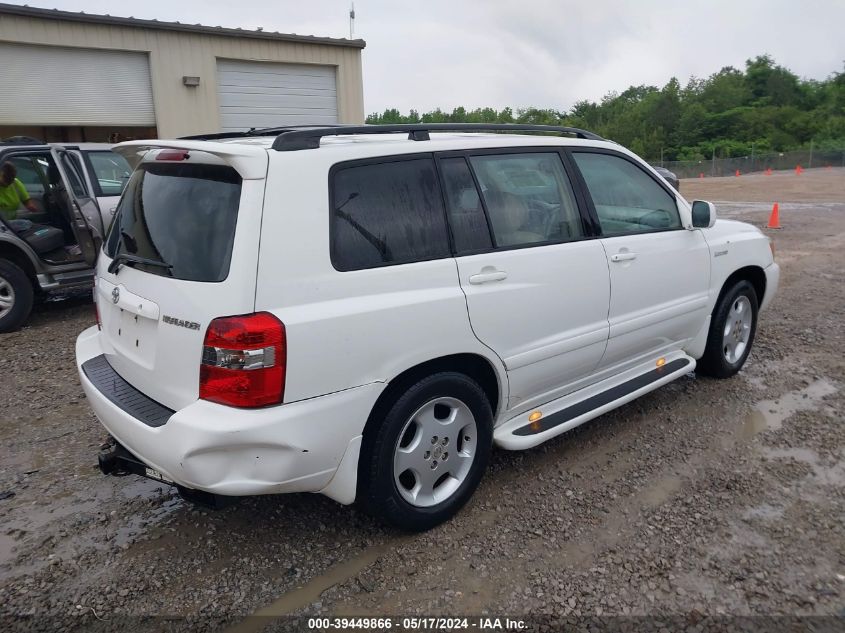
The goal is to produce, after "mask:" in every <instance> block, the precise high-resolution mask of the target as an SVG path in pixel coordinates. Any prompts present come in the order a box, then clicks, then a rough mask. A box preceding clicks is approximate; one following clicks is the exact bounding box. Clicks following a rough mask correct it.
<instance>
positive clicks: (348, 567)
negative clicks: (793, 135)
mask: <svg viewBox="0 0 845 633" xmlns="http://www.w3.org/2000/svg"><path fill="white" fill-rule="evenodd" d="M410 539H411V537H405V538H400V539H396V540H391V541H388V542H386V543H382V544H381V545H374V546H372V547H368V548H367V549H365V550H364V551H362V552H360V553H359V554H357V555H356V556H354V557H352V558H350V559H348V560H346V561H344V562H342V563H339V564H337V565H335V566H333V567H331V568H330V569H328V570H327V571H326V572H324V573H323V574H320V575H319V576H316V577H315V578H312V579H311V580H309V581H308V582H307V583H306V584H304V585H303V586H301V587H297V588H296V589H294V590H292V591H288V592H287V593H285V594H283V595H282V596H281V597H279V598H278V599H276V600H275V601H273V602H271V603H270V604H268V605H267V606H265V607H262V608H261V609H259V610H258V611H256V612H255V613H253V614H252V615H250V616H248V617H247V618H246V619H245V620H242V621H241V622H239V623H238V624H236V625H234V626H232V627H231V628H229V629H227V633H257V632H258V631H261V630H263V629H264V628H265V627H267V626H268V625H269V624H270V622H271V621H272V620H273V619H274V618H280V617H282V616H285V615H289V614H291V613H294V612H296V611H298V610H300V609H303V608H305V607H307V606H308V605H310V604H312V603H314V602H316V601H318V600H319V599H320V596H321V595H322V594H323V593H324V592H325V591H327V590H328V589H330V588H331V587H334V586H335V585H339V584H342V583H344V582H346V581H347V580H349V579H350V578H354V577H355V576H357V575H358V574H359V573H361V572H362V571H364V570H365V569H366V568H367V567H369V566H370V565H372V564H373V563H375V562H376V561H377V560H378V559H379V558H381V557H382V556H384V555H386V554H388V553H390V552H392V551H394V550H395V549H396V548H397V547H399V546H400V545H401V544H402V543H404V542H406V541H408V540H410Z"/></svg>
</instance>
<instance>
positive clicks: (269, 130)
mask: <svg viewBox="0 0 845 633" xmlns="http://www.w3.org/2000/svg"><path fill="white" fill-rule="evenodd" d="M340 125H341V124H340V123H338V124H325V123H324V124H322V125H314V124H311V125H284V126H280V127H251V128H249V129H248V130H244V131H238V132H235V131H233V132H209V133H207V134H191V135H190V136H180V137H179V138H178V140H180V141H217V140H221V139H226V138H251V137H256V136H278V135H279V134H282V133H283V132H294V131H296V130H313V129H323V128H327V127H335V126H337V127H340Z"/></svg>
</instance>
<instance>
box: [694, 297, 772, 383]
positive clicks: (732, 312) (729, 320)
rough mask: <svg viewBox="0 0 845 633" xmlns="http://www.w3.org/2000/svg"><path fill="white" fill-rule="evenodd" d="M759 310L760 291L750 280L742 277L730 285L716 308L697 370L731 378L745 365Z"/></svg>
mask: <svg viewBox="0 0 845 633" xmlns="http://www.w3.org/2000/svg"><path fill="white" fill-rule="evenodd" d="M757 312H758V304H757V292H756V291H755V290H754V286H752V285H751V283H750V282H748V281H745V280H742V281H738V282H737V283H736V284H734V285H733V286H732V287H731V288H729V289H728V291H727V292H725V294H724V295H723V296H722V298H721V299H720V300H719V303H718V304H717V305H716V309H715V310H714V311H713V317H712V319H711V321H710V332H709V334H708V336H707V346H706V347H705V349H704V355H703V356H702V357H701V359H700V360H699V361H698V364H697V366H696V371H697V372H698V373H700V374H703V375H705V376H713V377H714V378H730V377H731V376H733V375H734V374H736V373H737V372H738V371H739V370H740V369H742V366H743V365H744V364H745V361H746V359H747V358H748V354H749V353H750V352H751V345H752V344H753V343H754V335H755V333H756V331H757Z"/></svg>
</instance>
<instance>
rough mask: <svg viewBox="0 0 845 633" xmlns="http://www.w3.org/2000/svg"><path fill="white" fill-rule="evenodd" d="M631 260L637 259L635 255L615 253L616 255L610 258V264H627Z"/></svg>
mask: <svg viewBox="0 0 845 633" xmlns="http://www.w3.org/2000/svg"><path fill="white" fill-rule="evenodd" d="M632 259H637V254H636V253H627V252H626V253H616V255H611V256H610V261H612V262H628V261H631V260H632Z"/></svg>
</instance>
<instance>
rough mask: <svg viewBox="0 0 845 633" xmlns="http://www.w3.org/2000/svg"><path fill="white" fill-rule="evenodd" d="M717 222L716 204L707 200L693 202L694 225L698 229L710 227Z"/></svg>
mask: <svg viewBox="0 0 845 633" xmlns="http://www.w3.org/2000/svg"><path fill="white" fill-rule="evenodd" d="M714 224H716V205H714V204H713V203H712V202H707V201H706V200H694V201H693V203H692V225H693V227H694V228H696V229H709V228H710V227H711V226H713V225H714Z"/></svg>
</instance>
